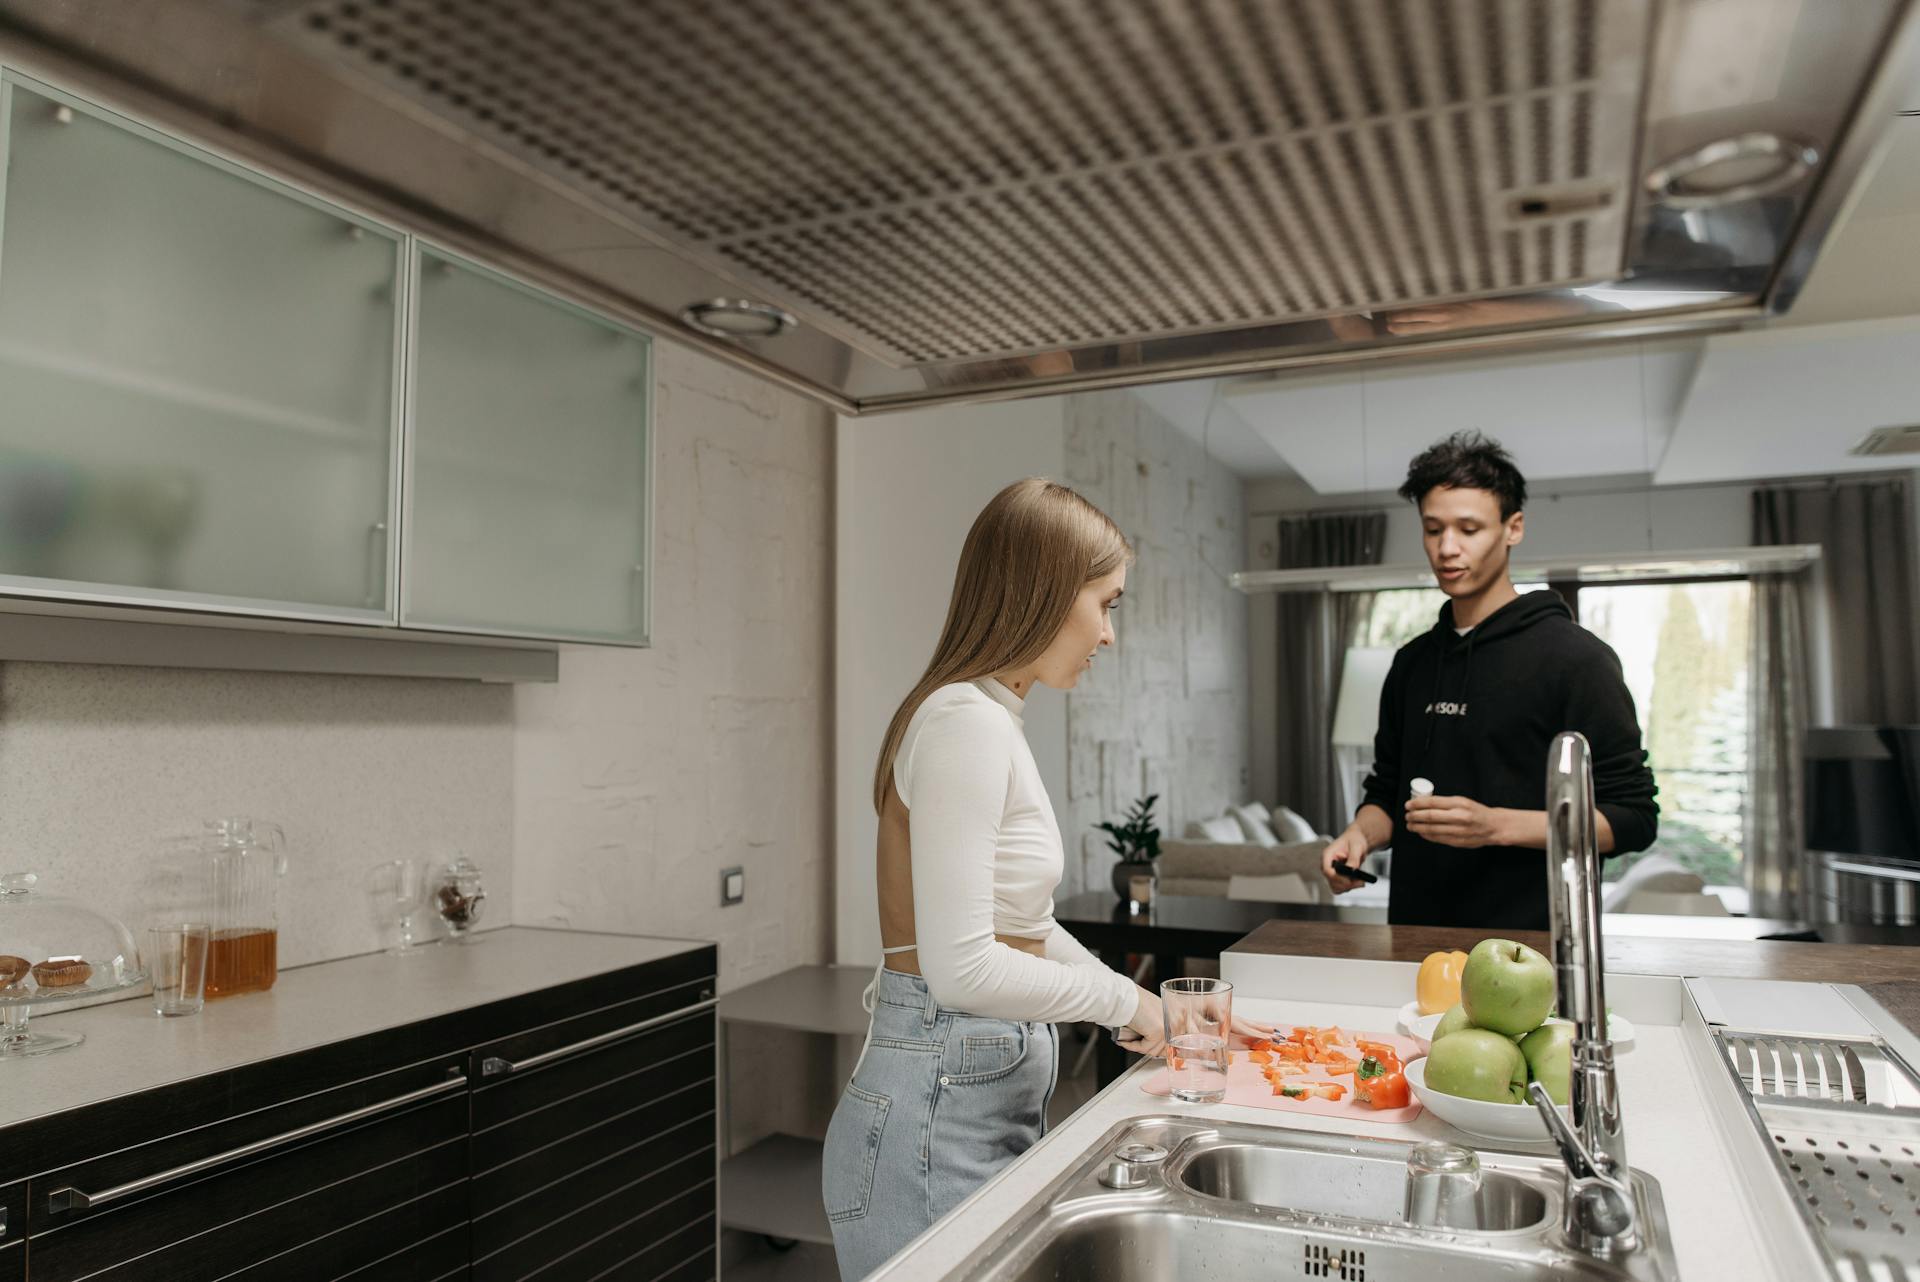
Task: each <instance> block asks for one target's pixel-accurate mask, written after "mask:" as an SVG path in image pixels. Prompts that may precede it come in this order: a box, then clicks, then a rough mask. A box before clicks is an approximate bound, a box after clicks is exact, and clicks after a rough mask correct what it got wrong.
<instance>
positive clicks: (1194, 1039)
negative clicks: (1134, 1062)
mask: <svg viewBox="0 0 1920 1282" xmlns="http://www.w3.org/2000/svg"><path fill="white" fill-rule="evenodd" d="M1160 1010H1161V1014H1162V1015H1163V1016H1164V1017H1165V1019H1166V1025H1167V1057H1168V1058H1167V1091H1168V1094H1170V1095H1171V1096H1172V1097H1173V1098H1174V1099H1177V1100H1180V1101H1182V1102H1183V1103H1187V1104H1218V1103H1219V1102H1220V1101H1221V1100H1223V1099H1225V1098H1226V1097H1227V1062H1228V1060H1229V1058H1230V1057H1231V1054H1232V1052H1231V1051H1229V1050H1228V1049H1227V1042H1228V1037H1229V1035H1230V1034H1231V1033H1232V1031H1233V985H1232V984H1229V983H1228V982H1227V981H1226V980H1224V979H1169V980H1167V981H1166V982H1165V983H1163V984H1161V985H1160Z"/></svg>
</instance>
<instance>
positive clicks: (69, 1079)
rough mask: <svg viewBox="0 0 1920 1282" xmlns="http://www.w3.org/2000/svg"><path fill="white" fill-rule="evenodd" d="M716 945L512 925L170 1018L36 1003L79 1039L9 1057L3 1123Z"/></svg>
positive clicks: (323, 965) (300, 976)
mask: <svg viewBox="0 0 1920 1282" xmlns="http://www.w3.org/2000/svg"><path fill="white" fill-rule="evenodd" d="M710 946H711V945H709V944H705V943H701V942H697V941H693V940H681V939H653V938H645V937H638V936H630V935H602V934H591V933H587V932H582V931H566V930H543V929H537V928H532V927H524V926H508V927H503V928H501V929H498V930H489V931H482V932H480V934H479V935H477V936H476V937H475V940H474V942H473V943H471V944H462V945H454V944H436V945H432V946H429V947H426V948H423V949H422V950H421V951H420V952H419V954H418V955H416V956H412V957H391V956H388V955H387V954H385V953H370V954H367V955H365V956H362V957H348V958H344V959H341V960H338V961H328V962H317V963H315V964H313V965H310V966H301V967H296V968H293V969H290V970H283V971H281V972H280V977H279V979H278V981H277V982H276V983H275V984H274V986H273V988H271V989H270V990H268V991H267V992H264V993H246V994H242V995H240V996H237V997H225V998H221V999H220V1000H218V1001H210V1002H208V1003H207V1005H206V1009H205V1010H203V1011H202V1012H201V1013H200V1014H198V1015H191V1016H182V1017H179V1018H174V1019H162V1018H160V1017H159V1016H157V1015H155V1014H154V1013H153V1003H152V1001H151V999H149V998H147V997H145V996H141V997H139V998H136V999H130V1000H127V1001H120V1002H113V1003H110V1004H107V1005H102V1006H91V1007H88V1008H86V1009H84V1010H77V1011H70V1012H64V1013H50V1014H46V1015H39V1014H36V1015H35V1016H34V1017H33V1027H35V1028H40V1027H42V1026H43V1023H44V1026H45V1027H46V1028H47V1029H49V1030H58V1031H60V1032H65V1033H76V1032H77V1033H84V1034H86V1038H87V1040H86V1041H85V1042H84V1043H82V1044H81V1045H79V1046H76V1047H73V1048H72V1049H70V1050H63V1051H56V1052H54V1053H52V1054H50V1055H42V1056H36V1057H34V1058H30V1059H16V1060H0V1127H6V1126H11V1125H13V1124H15V1123H17V1122H21V1121H25V1120H27V1119H29V1118H36V1117H44V1116H45V1115H47V1114H50V1113H57V1112H60V1111H63V1110H66V1109H72V1108H80V1107H84V1106H86V1105H89V1104H94V1103H98V1102H99V1101H101V1100H105V1099H110V1098H113V1097H115V1096H121V1095H128V1094H133V1093H135V1092H139V1091H145V1090H150V1089H152V1088H154V1087H157V1086H164V1085H166V1084H168V1083H170V1082H177V1081H183V1080H186V1079H189V1078H194V1077H201V1076H204V1075H206V1074H209V1073H216V1072H220V1071H223V1070H226V1069H231V1068H237V1067H240V1066H243V1065H246V1064H249V1063H254V1062H257V1061H260V1060H266V1059H272V1058H274V1057H276V1056H280V1055H286V1054H290V1053H293V1052H296V1051H302V1050H307V1049H309V1048H312V1047H316V1046H322V1045H326V1044H328V1043H332V1042H338V1041H344V1040H346V1039H348V1038H352V1037H358V1036H362V1035H364V1034H367V1033H373V1032H379V1031H380V1030H382V1029H387V1028H395V1027H399V1026H402V1025H406V1024H412V1023H417V1022H419V1021H421V1020H426V1019H432V1018H434V1017H436V1016H440V1015H447V1014H451V1013H454V1012H457V1011H462V1010H470V1009H472V1008H474V1007H476V1006H484V1005H487V1004H488V1003H490V1002H496V1001H502V1000H505V999H508V998H513V997H519V996H522V995H524V994H527V993H531V992H534V991H537V990H539V989H544V988H547V987H549V986H551V985H555V984H565V983H569V982H572V981H575V980H581V979H588V978H591V977H593V976H595V975H601V974H606V973H607V972H610V971H618V970H623V969H625V968H627V967H629V966H640V965H644V964H646V963H648V962H652V961H657V960H659V959H660V958H663V957H671V956H676V955H678V954H681V953H686V952H691V951H694V950H696V949H700V948H707V947H710Z"/></svg>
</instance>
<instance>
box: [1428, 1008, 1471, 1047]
mask: <svg viewBox="0 0 1920 1282" xmlns="http://www.w3.org/2000/svg"><path fill="white" fill-rule="evenodd" d="M1472 1027H1473V1021H1472V1020H1470V1019H1468V1018H1467V1008H1466V1007H1465V1006H1462V1005H1461V1004H1460V1003H1459V1002H1455V1003H1454V1004H1453V1005H1451V1006H1449V1007H1447V1013H1446V1014H1444V1015H1442V1016H1441V1017H1440V1022H1439V1023H1438V1024H1435V1025H1434V1026H1433V1038H1432V1040H1433V1041H1436V1042H1437V1041H1439V1040H1440V1039H1441V1038H1442V1037H1449V1036H1451V1035H1453V1034H1454V1033H1457V1032H1459V1031H1460V1030H1462V1029H1465V1028H1472Z"/></svg>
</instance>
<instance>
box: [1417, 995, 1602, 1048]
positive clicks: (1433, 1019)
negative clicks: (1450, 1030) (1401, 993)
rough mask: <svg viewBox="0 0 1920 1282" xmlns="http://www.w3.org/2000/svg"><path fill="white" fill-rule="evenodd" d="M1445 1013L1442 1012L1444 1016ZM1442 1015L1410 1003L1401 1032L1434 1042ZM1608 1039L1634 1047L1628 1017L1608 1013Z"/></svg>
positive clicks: (1418, 1004)
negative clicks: (1421, 1009)
mask: <svg viewBox="0 0 1920 1282" xmlns="http://www.w3.org/2000/svg"><path fill="white" fill-rule="evenodd" d="M1444 1013H1445V1012H1441V1014H1442V1015H1443V1014H1444ZM1440 1019H1441V1015H1422V1014H1421V1013H1420V1003H1419V1002H1408V1003H1407V1004H1406V1005H1405V1006H1402V1007H1401V1008H1400V1020H1399V1024H1400V1031H1401V1032H1403V1033H1405V1034H1407V1035H1408V1036H1409V1037H1418V1038H1419V1039H1420V1040H1421V1041H1423V1042H1431V1041H1432V1040H1433V1030H1434V1029H1436V1028H1438V1027H1440ZM1607 1038H1608V1040H1610V1041H1611V1042H1612V1043H1613V1049H1614V1050H1615V1051H1624V1050H1627V1049H1628V1048H1629V1047H1631V1046H1632V1045H1633V1024H1632V1023H1631V1022H1629V1021H1628V1019H1627V1018H1626V1016H1624V1015H1619V1014H1616V1013H1614V1012H1612V1011H1609V1012H1607Z"/></svg>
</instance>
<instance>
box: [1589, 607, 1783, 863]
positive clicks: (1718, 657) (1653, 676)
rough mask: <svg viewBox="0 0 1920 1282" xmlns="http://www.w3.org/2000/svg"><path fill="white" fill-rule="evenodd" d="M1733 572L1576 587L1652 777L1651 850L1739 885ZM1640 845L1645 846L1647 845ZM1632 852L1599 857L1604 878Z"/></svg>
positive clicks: (1740, 620) (1740, 744)
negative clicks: (1655, 810)
mask: <svg viewBox="0 0 1920 1282" xmlns="http://www.w3.org/2000/svg"><path fill="white" fill-rule="evenodd" d="M1751 598H1752V589H1751V587H1750V585H1749V584H1748V583H1747V581H1746V580H1745V579H1733V580H1722V581H1717V582H1693V583H1685V582H1682V583H1635V584H1619V585H1588V586H1585V587H1582V588H1581V589H1580V591H1579V594H1578V600H1579V606H1578V609H1579V618H1580V622H1581V623H1582V624H1583V625H1585V626H1586V627H1587V628H1589V629H1591V630H1592V631H1593V633H1594V634H1595V635H1596V636H1598V637H1599V638H1600V639H1601V640H1602V641H1605V642H1606V643H1607V644H1608V645H1610V646H1612V647H1613V651H1614V653H1615V654H1617V655H1619V656H1620V666H1621V669H1622V670H1623V671H1624V673H1625V675H1626V679H1627V689H1628V690H1630V691H1632V692H1633V704H1634V708H1635V710H1636V711H1637V712H1638V713H1639V715H1640V733H1641V737H1642V741H1643V742H1644V743H1645V745H1646V749H1647V755H1648V758H1649V759H1650V760H1651V762H1652V765H1653V773H1654V778H1655V779H1656V781H1657V782H1658V783H1659V785H1660V836H1659V839H1658V840H1657V841H1655V843H1654V845H1653V851H1658V852H1659V853H1661V854H1664V855H1667V856H1669V857H1670V858H1673V859H1675V860H1678V861H1679V862H1680V863H1681V864H1682V865H1684V866H1685V867H1687V868H1688V869H1690V870H1692V871H1693V872H1696V873H1698V874H1700V876H1701V878H1702V879H1703V880H1705V881H1706V883H1707V884H1708V885H1709V886H1740V885H1743V884H1744V880H1745V879H1744V877H1743V875H1742V867H1741V858H1740V852H1741V846H1742V844H1743V841H1744V835H1743V828H1744V824H1745V814H1744V807H1745V803H1746V794H1747V777H1746V776H1747V611H1748V607H1749V604H1750V601H1751ZM1653 851H1649V852H1647V853H1649V854H1650V853H1653ZM1638 858H1640V856H1637V855H1630V856H1627V857H1625V858H1621V859H1610V860H1608V861H1607V879H1608V880H1613V879H1615V878H1617V877H1619V876H1620V874H1621V873H1623V872H1625V871H1626V869H1627V868H1628V867H1630V866H1631V865H1632V864H1633V863H1634V862H1635V861H1636V860H1637V859H1638Z"/></svg>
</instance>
